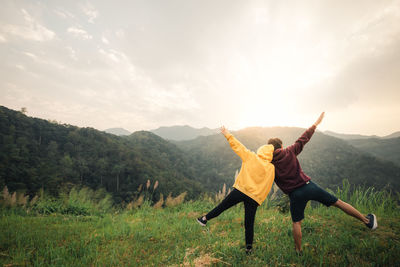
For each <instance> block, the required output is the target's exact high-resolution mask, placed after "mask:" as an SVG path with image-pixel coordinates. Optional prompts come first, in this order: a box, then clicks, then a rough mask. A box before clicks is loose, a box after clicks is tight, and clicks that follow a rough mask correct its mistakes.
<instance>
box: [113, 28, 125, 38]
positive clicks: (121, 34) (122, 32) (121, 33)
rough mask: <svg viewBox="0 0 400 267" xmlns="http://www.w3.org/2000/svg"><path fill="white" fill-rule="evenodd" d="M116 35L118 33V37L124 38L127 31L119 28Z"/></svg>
mask: <svg viewBox="0 0 400 267" xmlns="http://www.w3.org/2000/svg"><path fill="white" fill-rule="evenodd" d="M115 35H116V36H117V37H118V38H120V39H122V38H124V37H125V31H124V30H122V29H120V30H118V31H116V32H115Z"/></svg>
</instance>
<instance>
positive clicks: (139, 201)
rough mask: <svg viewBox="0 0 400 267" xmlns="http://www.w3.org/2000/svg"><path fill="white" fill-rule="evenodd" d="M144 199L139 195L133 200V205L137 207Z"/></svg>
mask: <svg viewBox="0 0 400 267" xmlns="http://www.w3.org/2000/svg"><path fill="white" fill-rule="evenodd" d="M143 201H144V197H143V195H140V196H139V197H138V198H137V199H136V200H135V201H133V204H132V205H133V207H134V208H138V207H140V206H141V205H142V204H143Z"/></svg>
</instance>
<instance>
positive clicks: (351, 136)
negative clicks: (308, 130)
mask: <svg viewBox="0 0 400 267" xmlns="http://www.w3.org/2000/svg"><path fill="white" fill-rule="evenodd" d="M324 134H326V135H330V136H333V137H336V138H340V139H344V140H353V139H368V138H380V137H379V136H377V135H362V134H343V133H335V132H332V131H324Z"/></svg>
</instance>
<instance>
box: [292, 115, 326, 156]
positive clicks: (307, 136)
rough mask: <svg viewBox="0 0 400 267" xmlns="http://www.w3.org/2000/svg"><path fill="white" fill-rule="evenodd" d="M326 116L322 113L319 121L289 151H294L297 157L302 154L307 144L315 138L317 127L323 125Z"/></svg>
mask: <svg viewBox="0 0 400 267" xmlns="http://www.w3.org/2000/svg"><path fill="white" fill-rule="evenodd" d="M324 116H325V112H322V113H321V115H320V116H319V118H318V119H317V121H316V122H315V123H314V124H313V125H312V126H311V127H310V128H308V129H307V130H306V131H305V132H304V133H303V134H302V135H301V136H300V138H299V139H297V140H296V142H295V143H294V144H293V145H291V146H290V147H288V149H290V150H292V151H293V152H294V154H295V155H298V154H300V152H301V151H303V147H304V145H305V144H307V143H308V141H310V139H311V137H312V136H313V134H314V132H315V129H316V128H317V126H318V125H319V124H320V123H321V121H322V119H323V118H324Z"/></svg>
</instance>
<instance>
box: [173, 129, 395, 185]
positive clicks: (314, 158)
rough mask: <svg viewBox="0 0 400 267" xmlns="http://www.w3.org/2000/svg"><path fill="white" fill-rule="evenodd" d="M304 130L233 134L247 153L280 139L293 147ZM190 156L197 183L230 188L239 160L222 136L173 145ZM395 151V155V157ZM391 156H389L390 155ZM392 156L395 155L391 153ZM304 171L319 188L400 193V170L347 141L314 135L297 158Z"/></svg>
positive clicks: (247, 131)
mask: <svg viewBox="0 0 400 267" xmlns="http://www.w3.org/2000/svg"><path fill="white" fill-rule="evenodd" d="M304 130H305V129H301V128H292V127H270V128H261V127H255V128H247V129H244V130H240V131H237V132H234V134H235V136H236V137H237V138H238V139H239V140H240V141H241V142H242V143H243V144H245V145H246V146H247V147H248V148H249V149H252V150H253V151H256V149H257V148H258V147H259V146H261V145H263V144H265V143H266V142H267V140H268V139H269V138H271V137H279V138H281V139H282V140H283V143H284V144H283V145H284V146H287V145H290V144H292V143H293V142H294V141H295V140H296V139H297V138H298V137H299V136H301V134H302V133H303V132H304ZM176 144H177V145H178V146H179V147H180V148H182V150H184V151H187V152H189V151H190V154H188V155H189V156H190V157H192V158H193V159H194V160H195V161H196V164H197V168H199V170H200V171H199V172H198V173H199V176H198V177H197V178H198V179H200V180H202V181H204V182H205V183H209V182H212V181H213V179H215V180H224V181H225V182H227V183H228V184H229V185H231V184H233V181H234V180H233V178H234V175H235V171H236V170H238V169H239V168H240V164H241V163H240V158H239V157H238V156H236V154H234V152H233V151H231V149H230V147H229V144H228V143H227V142H226V141H225V139H224V138H223V136H221V135H213V136H207V137H199V138H197V139H195V140H191V141H181V142H176ZM398 151H399V150H398V149H397V154H398ZM389 153H390V152H389ZM393 153H394V152H393ZM299 160H300V163H301V165H302V168H303V170H304V171H305V172H306V173H307V174H308V175H309V176H310V177H311V178H312V179H313V180H314V181H316V182H318V183H319V184H320V185H321V186H322V187H329V188H336V187H337V186H339V185H341V184H342V180H343V179H348V180H349V181H350V183H352V184H358V185H365V186H374V187H376V188H385V187H386V186H387V185H390V187H389V189H391V190H395V191H400V168H399V167H398V166H396V165H395V164H393V163H392V162H389V161H387V160H382V159H378V158H376V157H374V156H372V155H369V154H366V153H364V152H362V151H360V150H358V149H357V148H355V147H353V146H351V145H349V144H348V143H347V142H346V141H344V140H340V139H337V138H334V137H331V136H327V135H325V134H323V133H321V132H318V131H317V132H316V133H315V134H314V136H313V137H312V139H311V141H310V142H309V143H308V144H307V145H306V146H305V148H304V150H303V152H302V153H301V154H300V156H299Z"/></svg>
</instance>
